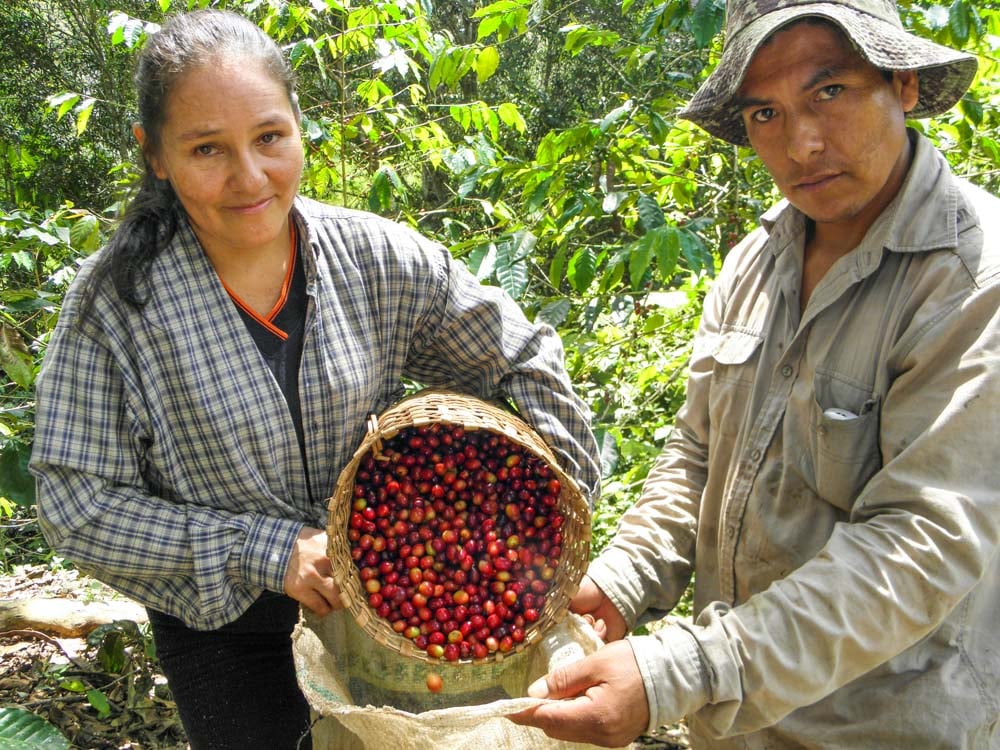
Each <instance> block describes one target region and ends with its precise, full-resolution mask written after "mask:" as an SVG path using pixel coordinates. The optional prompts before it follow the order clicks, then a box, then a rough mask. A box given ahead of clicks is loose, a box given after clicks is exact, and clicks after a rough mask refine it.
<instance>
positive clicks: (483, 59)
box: [476, 46, 500, 83]
mask: <svg viewBox="0 0 1000 750" xmlns="http://www.w3.org/2000/svg"><path fill="white" fill-rule="evenodd" d="M499 67H500V54H499V53H498V52H497V48H496V47H493V46H490V47H484V48H483V49H481V50H479V54H477V55H476V77H477V78H478V79H479V82H480V83H482V82H483V81H485V80H487V79H488V78H489V77H490V76H492V75H493V74H494V73H496V72H497V68H499Z"/></svg>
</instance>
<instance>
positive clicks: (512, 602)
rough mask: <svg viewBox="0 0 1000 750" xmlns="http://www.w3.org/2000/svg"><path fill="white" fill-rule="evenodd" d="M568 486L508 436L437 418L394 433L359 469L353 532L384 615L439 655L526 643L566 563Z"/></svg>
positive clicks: (364, 574) (376, 606) (362, 573)
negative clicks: (562, 502)
mask: <svg viewBox="0 0 1000 750" xmlns="http://www.w3.org/2000/svg"><path fill="white" fill-rule="evenodd" d="M561 491H562V486H561V484H560V482H559V480H558V479H556V478H555V477H554V476H553V474H552V468H551V467H550V466H549V465H548V464H546V463H545V461H544V460H543V459H541V458H539V457H538V456H537V455H535V454H534V453H533V452H532V451H530V450H528V449H526V448H524V447H523V446H520V445H518V444H517V443H515V442H514V441H512V440H510V439H509V438H508V437H507V436H506V435H502V434H496V433H493V432H491V431H489V430H485V429H480V430H466V429H465V428H463V427H460V426H456V425H448V424H444V423H437V424H430V425H423V426H420V427H415V426H413V427H407V428H404V429H403V430H401V431H400V432H399V433H398V434H397V435H395V436H394V437H392V438H389V439H386V440H385V441H384V442H383V443H382V445H381V453H380V455H379V456H378V458H376V457H375V456H374V455H373V454H371V453H369V454H368V455H366V456H365V457H363V458H362V460H361V462H360V465H359V467H358V469H357V471H356V473H355V483H354V487H353V488H352V493H351V496H352V500H351V512H350V514H349V516H348V520H347V529H346V534H347V538H348V541H349V542H350V545H349V546H350V553H351V559H352V560H353V561H354V564H355V566H356V567H357V570H358V575H359V577H360V579H361V584H362V589H363V590H364V591H365V595H366V598H367V600H368V603H369V606H370V607H371V608H372V611H373V612H374V613H375V614H376V616H378V617H380V618H382V619H384V620H385V621H387V622H388V624H389V626H390V627H391V628H392V630H393V632H395V633H398V634H400V636H401V637H403V638H407V639H408V640H410V641H412V642H413V644H414V645H415V646H416V647H417V648H418V649H420V650H422V651H424V652H425V653H426V654H427V655H428V656H429V657H430V658H432V659H442V660H446V661H457V660H459V659H469V658H472V659H484V658H487V657H488V656H489V655H490V654H495V653H500V654H504V653H508V652H510V651H512V650H513V649H515V648H517V645H518V644H521V643H523V642H524V641H525V639H526V637H527V631H528V630H529V629H530V628H531V626H532V624H533V623H535V622H537V621H538V620H539V619H540V617H541V613H542V611H543V610H544V606H545V601H546V596H547V594H548V592H549V590H550V588H551V587H552V586H553V585H554V579H555V578H556V574H557V571H558V567H559V564H560V557H561V555H562V550H563V531H562V527H563V525H564V522H565V519H564V517H563V515H562V513H561V511H560V509H559V497H560V492H561ZM432 674H433V673H432ZM429 679H430V678H429ZM438 679H440V678H439V677H438ZM428 688H429V689H432V688H430V685H428ZM439 689H440V688H439Z"/></svg>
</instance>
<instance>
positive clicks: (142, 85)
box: [85, 10, 299, 308]
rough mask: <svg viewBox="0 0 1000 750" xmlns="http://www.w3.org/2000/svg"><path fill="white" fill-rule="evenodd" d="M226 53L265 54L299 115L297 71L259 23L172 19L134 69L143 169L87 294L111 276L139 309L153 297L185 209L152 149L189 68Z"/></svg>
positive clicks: (212, 14) (228, 16) (231, 17)
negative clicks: (158, 170) (158, 265)
mask: <svg viewBox="0 0 1000 750" xmlns="http://www.w3.org/2000/svg"><path fill="white" fill-rule="evenodd" d="M220 58H230V59H232V58H235V59H240V58H249V59H252V60H258V61H260V62H261V63H263V65H264V66H265V68H266V69H267V70H268V71H269V72H270V73H271V74H272V75H273V76H274V79H275V80H276V81H278V82H280V83H281V84H282V86H284V88H285V92H286V93H287V94H288V101H289V102H290V104H291V106H292V109H293V111H294V112H295V115H296V117H298V116H299V108H298V102H297V99H296V97H295V84H294V74H293V72H292V69H291V66H290V65H289V63H288V61H287V60H286V59H285V57H284V55H282V53H281V50H280V49H279V48H278V46H277V44H275V42H274V41H273V40H272V39H271V38H270V37H269V36H268V35H267V34H265V33H264V32H263V31H262V30H261V29H260V28H259V27H257V26H256V25H255V24H254V23H253V22H251V21H250V20H248V19H247V18H244V17H243V16H240V15H238V14H236V13H232V12H229V11H221V10H198V11H193V12H191V13H184V14H181V15H177V16H174V17H173V18H171V19H170V20H169V21H168V22H167V23H166V24H165V25H164V26H163V27H162V28H161V29H160V30H159V31H157V32H155V33H154V34H152V35H150V37H149V39H148V40H147V41H146V44H145V46H144V47H143V49H142V50H141V51H140V52H139V56H138V58H137V60H136V68H135V76H134V81H135V88H136V94H137V96H138V108H139V125H141V126H142V128H143V130H144V131H145V134H146V137H145V142H144V144H143V154H142V157H143V174H142V179H141V181H140V182H139V183H138V186H137V189H136V191H135V193H134V195H133V197H132V199H131V200H130V201H129V203H128V206H127V207H126V208H125V211H124V214H123V215H122V219H121V223H120V224H119V226H118V228H117V229H116V230H115V233H114V234H113V235H112V237H111V239H110V241H109V242H108V244H107V246H106V247H105V248H104V250H103V252H102V253H101V258H100V260H99V261H98V265H97V268H96V269H95V272H94V274H93V275H92V276H91V287H92V288H90V289H88V290H87V292H88V293H87V294H86V295H85V296H86V297H87V298H89V297H90V296H91V295H92V294H94V293H96V287H97V285H98V284H100V283H101V282H102V281H103V280H104V279H105V278H110V279H111V281H112V283H113V285H114V288H115V292H116V293H117V294H118V296H119V297H121V299H123V300H124V301H125V302H127V303H128V304H130V305H132V306H133V307H135V308H142V307H143V306H144V305H145V304H146V302H148V301H149V295H150V292H151V290H150V289H149V272H150V267H151V265H152V263H153V261H154V260H155V259H156V257H157V256H158V255H159V254H160V253H161V252H163V250H164V249H165V248H166V247H167V246H168V245H169V244H170V242H171V240H172V239H173V237H174V234H175V233H176V232H177V227H178V223H179V222H180V220H181V217H182V215H183V208H182V207H181V204H180V201H179V200H178V199H177V196H176V194H175V193H174V190H173V188H172V187H171V186H170V183H169V182H167V181H166V180H161V179H159V178H158V177H157V176H156V174H155V173H154V171H153V169H152V168H151V166H150V163H149V155H151V154H156V153H157V152H158V151H159V149H160V147H161V137H162V134H163V126H164V124H165V121H166V110H167V100H168V98H169V96H170V92H171V91H172V90H173V87H174V85H175V84H176V83H177V82H178V81H179V80H180V79H181V78H183V77H184V76H185V75H186V74H188V73H189V72H191V71H192V70H195V69H196V68H199V67H201V66H203V65H205V64H207V63H210V62H212V61H213V60H218V59H220Z"/></svg>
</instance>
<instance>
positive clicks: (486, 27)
mask: <svg viewBox="0 0 1000 750" xmlns="http://www.w3.org/2000/svg"><path fill="white" fill-rule="evenodd" d="M531 5H532V3H531V2H530V0H499V2H496V3H491V4H490V5H487V6H486V7H485V8H480V9H479V10H477V11H476V12H475V13H473V14H472V17H473V18H479V19H482V20H480V22H479V27H478V30H477V32H476V38H477V40H479V41H482V40H483V39H486V38H487V37H489V36H492V35H493V34H496V36H497V41H498V42H503V41H505V40H506V39H508V38H510V36H511V35H512V34H518V33H522V32H524V31H525V30H526V29H527V26H528V20H529V17H530V9H531Z"/></svg>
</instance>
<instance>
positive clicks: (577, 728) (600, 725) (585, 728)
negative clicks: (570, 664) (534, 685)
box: [507, 688, 628, 747]
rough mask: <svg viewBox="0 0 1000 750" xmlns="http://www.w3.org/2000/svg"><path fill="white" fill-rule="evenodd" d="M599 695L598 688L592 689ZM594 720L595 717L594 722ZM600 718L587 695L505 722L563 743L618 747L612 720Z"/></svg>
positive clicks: (536, 708) (525, 713)
mask: <svg viewBox="0 0 1000 750" xmlns="http://www.w3.org/2000/svg"><path fill="white" fill-rule="evenodd" d="M595 690H598V691H600V688H595ZM595 717H598V718H597V720H596V721H595ZM600 717H601V707H600V704H599V703H595V701H594V700H592V699H591V697H590V696H589V695H581V696H578V697H576V698H570V699H566V700H562V701H559V702H558V703H543V704H541V705H539V706H535V707H534V708H531V709H528V710H527V711H522V712H520V713H517V714H512V715H510V716H508V717H507V718H508V719H510V720H511V721H513V722H514V723H515V724H526V725H529V726H533V727H537V728H538V729H541V730H542V731H543V732H545V734H546V735H548V736H549V737H552V738H554V739H558V740H564V741H566V742H581V743H586V744H589V745H601V746H603V747H621V746H623V745H627V744H628V741H625V742H622V739H621V734H620V732H619V731H618V730H617V728H616V727H615V726H613V722H614V717H611V716H608V717H606V718H604V719H602V718H600Z"/></svg>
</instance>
